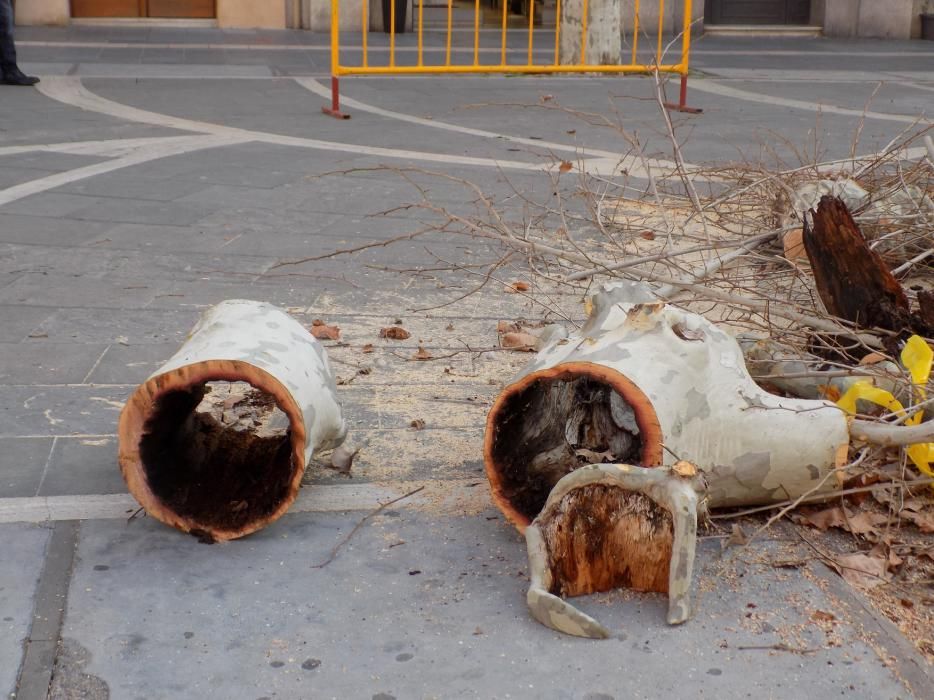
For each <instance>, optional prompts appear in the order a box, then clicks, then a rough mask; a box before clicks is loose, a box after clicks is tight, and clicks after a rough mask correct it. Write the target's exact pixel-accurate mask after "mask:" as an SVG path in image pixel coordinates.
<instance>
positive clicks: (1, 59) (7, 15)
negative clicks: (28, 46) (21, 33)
mask: <svg viewBox="0 0 934 700" xmlns="http://www.w3.org/2000/svg"><path fill="white" fill-rule="evenodd" d="M0 68H2V69H3V72H4V73H6V72H7V70H9V69H11V68H16V47H15V45H14V44H13V3H12V1H11V0H0Z"/></svg>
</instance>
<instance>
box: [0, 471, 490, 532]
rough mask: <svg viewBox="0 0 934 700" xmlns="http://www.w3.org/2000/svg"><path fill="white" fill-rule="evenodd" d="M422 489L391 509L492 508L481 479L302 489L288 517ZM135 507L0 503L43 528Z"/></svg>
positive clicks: (122, 514) (125, 498) (15, 518)
mask: <svg viewBox="0 0 934 700" xmlns="http://www.w3.org/2000/svg"><path fill="white" fill-rule="evenodd" d="M422 486H423V487H424V490H422V491H420V492H419V493H416V494H413V495H412V496H410V497H408V498H406V499H404V500H401V501H399V503H398V504H393V508H416V509H418V510H429V509H436V510H437V511H438V512H439V513H441V514H452V515H453V514H457V515H464V514H470V513H478V512H480V511H482V510H485V509H486V508H488V507H489V506H490V503H491V501H490V496H489V488H488V486H487V481H486V479H484V478H483V477H481V478H479V479H473V480H467V479H456V480H451V481H442V480H438V479H434V480H430V481H395V482H390V483H383V484H381V483H363V484H333V485H323V484H322V485H314V484H311V485H309V486H305V487H304V488H302V490H301V491H299V494H298V498H296V499H295V502H294V503H293V504H292V507H291V508H289V513H333V512H338V511H354V510H372V509H373V508H376V507H378V506H379V505H380V503H385V502H386V501H389V500H392V499H393V498H398V497H399V496H402V495H404V494H406V493H409V492H410V491H413V490H415V489H417V488H419V487H422ZM138 508H139V504H138V503H137V502H136V500H135V499H134V498H133V497H132V496H131V495H130V494H128V493H121V494H110V495H92V496H34V497H24V498H0V523H46V522H51V521H56V520H112V519H119V518H124V519H126V518H128V517H129V516H130V515H131V514H132V513H134V512H135V511H136V510H137V509H138Z"/></svg>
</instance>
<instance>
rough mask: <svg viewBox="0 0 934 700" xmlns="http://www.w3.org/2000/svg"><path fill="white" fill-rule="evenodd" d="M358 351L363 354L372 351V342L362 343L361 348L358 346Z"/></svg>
mask: <svg viewBox="0 0 934 700" xmlns="http://www.w3.org/2000/svg"><path fill="white" fill-rule="evenodd" d="M360 352H362V353H364V354H368V353H371V352H373V343H367V344H366V345H364V346H363V347H362V348H360Z"/></svg>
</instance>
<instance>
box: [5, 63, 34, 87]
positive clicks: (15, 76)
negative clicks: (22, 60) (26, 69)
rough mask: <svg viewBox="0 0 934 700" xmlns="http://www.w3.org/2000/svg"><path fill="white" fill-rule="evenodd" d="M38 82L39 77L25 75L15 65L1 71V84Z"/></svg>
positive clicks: (32, 83)
mask: <svg viewBox="0 0 934 700" xmlns="http://www.w3.org/2000/svg"><path fill="white" fill-rule="evenodd" d="M38 82H39V78H36V77H33V76H31V75H26V74H25V73H23V71H21V70H20V69H19V68H16V67H15V66H14V67H13V68H9V69H7V70H5V71H3V78H2V79H0V83H2V84H3V85H35V84H36V83H38Z"/></svg>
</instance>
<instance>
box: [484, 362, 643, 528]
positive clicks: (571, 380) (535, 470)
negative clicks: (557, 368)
mask: <svg viewBox="0 0 934 700" xmlns="http://www.w3.org/2000/svg"><path fill="white" fill-rule="evenodd" d="M488 430H492V436H491V437H492V448H491V450H490V451H489V455H488V456H489V459H488V463H487V472H488V475H489V476H490V478H491V481H492V482H493V483H494V487H495V489H496V490H497V491H498V493H499V495H500V496H501V497H502V498H504V499H505V500H506V501H507V502H508V503H509V505H510V506H511V507H512V508H513V509H515V510H516V511H517V512H518V514H519V515H521V516H522V518H524V519H525V521H526V523H528V522H530V521H531V520H532V519H534V518H535V516H536V515H538V513H539V512H540V511H541V509H542V508H543V507H544V505H545V501H546V500H547V499H548V494H549V493H551V490H552V489H553V488H554V486H555V484H557V483H558V481H559V480H560V479H561V478H562V477H563V476H565V475H566V474H568V473H570V472H572V471H574V470H575V469H578V468H579V467H582V466H584V465H587V464H600V463H625V464H640V463H641V461H642V455H643V435H642V434H641V432H640V429H639V425H638V423H637V420H636V415H635V412H634V410H633V407H632V406H631V405H630V404H629V403H627V401H626V400H625V399H624V398H623V397H622V396H621V395H620V394H619V393H617V391H616V390H615V389H614V388H613V387H612V386H610V385H609V384H606V383H604V382H601V381H598V380H596V379H593V378H591V377H589V376H586V375H585V376H576V377H574V376H568V375H567V374H565V375H561V376H557V377H541V378H538V379H536V380H534V381H532V382H530V383H529V384H527V385H526V386H524V387H523V388H521V389H520V390H518V391H514V392H512V393H511V394H509V395H508V396H506V397H505V398H504V400H503V402H502V404H501V405H500V406H499V407H498V410H496V415H495V417H494V418H493V422H492V424H491V426H488Z"/></svg>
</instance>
